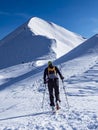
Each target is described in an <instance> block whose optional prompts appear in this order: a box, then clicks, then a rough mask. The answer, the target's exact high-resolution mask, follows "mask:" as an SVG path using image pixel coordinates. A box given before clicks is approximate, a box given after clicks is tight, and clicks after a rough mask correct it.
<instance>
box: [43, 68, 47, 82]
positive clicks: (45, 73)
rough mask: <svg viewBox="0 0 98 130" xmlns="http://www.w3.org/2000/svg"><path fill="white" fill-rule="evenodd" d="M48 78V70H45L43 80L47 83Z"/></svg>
mask: <svg viewBox="0 0 98 130" xmlns="http://www.w3.org/2000/svg"><path fill="white" fill-rule="evenodd" d="M46 76H47V68H46V69H45V70H44V75H43V80H44V83H46Z"/></svg>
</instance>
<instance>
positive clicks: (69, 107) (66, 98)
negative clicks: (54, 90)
mask: <svg viewBox="0 0 98 130" xmlns="http://www.w3.org/2000/svg"><path fill="white" fill-rule="evenodd" d="M62 85H63V90H64V93H65V98H66V102H67V106H68V110H69V108H70V107H69V102H68V98H67V92H66V89H65V86H64V81H63V80H62Z"/></svg>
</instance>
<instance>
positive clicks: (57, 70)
mask: <svg viewBox="0 0 98 130" xmlns="http://www.w3.org/2000/svg"><path fill="white" fill-rule="evenodd" d="M55 69H56V72H57V73H58V74H59V76H60V78H61V79H62V80H63V79H64V77H63V76H62V74H61V72H60V71H59V69H58V68H57V67H56V66H55Z"/></svg>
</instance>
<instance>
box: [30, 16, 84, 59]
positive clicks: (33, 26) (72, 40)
mask: <svg viewBox="0 0 98 130" xmlns="http://www.w3.org/2000/svg"><path fill="white" fill-rule="evenodd" d="M28 27H29V28H30V30H31V31H32V32H34V34H35V35H42V36H45V37H48V38H50V39H54V41H55V44H54V45H53V46H52V49H53V51H54V52H55V53H56V57H57V58H59V57H61V56H62V55H64V54H65V53H67V52H69V51H70V50H71V49H73V48H74V47H76V46H77V45H79V44H80V43H82V42H83V41H85V39H83V38H82V37H81V36H79V35H76V34H75V33H73V32H70V31H68V30H66V29H65V28H63V27H60V26H58V25H56V24H54V23H52V22H47V21H44V20H42V19H39V18H37V17H34V18H32V19H31V20H30V22H29V23H28Z"/></svg>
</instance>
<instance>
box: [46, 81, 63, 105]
mask: <svg viewBox="0 0 98 130" xmlns="http://www.w3.org/2000/svg"><path fill="white" fill-rule="evenodd" d="M48 90H49V97H50V106H55V103H54V95H55V102H57V101H60V98H59V80H58V79H49V81H48Z"/></svg>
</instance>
